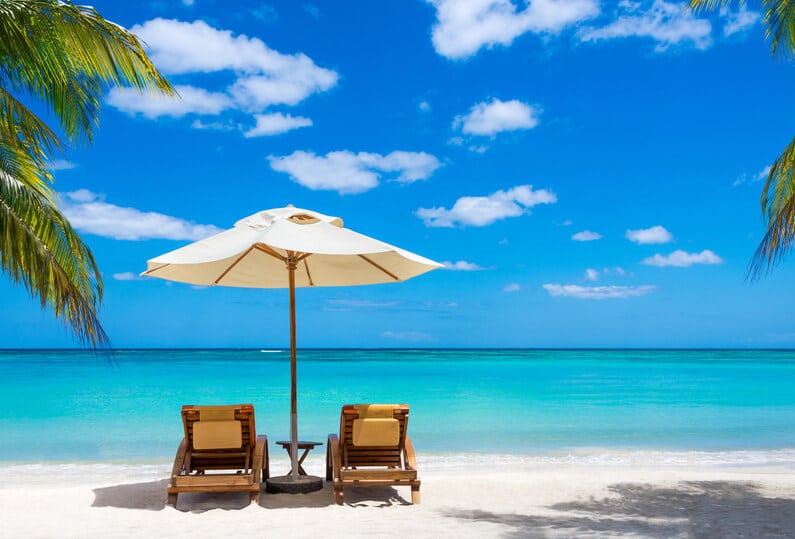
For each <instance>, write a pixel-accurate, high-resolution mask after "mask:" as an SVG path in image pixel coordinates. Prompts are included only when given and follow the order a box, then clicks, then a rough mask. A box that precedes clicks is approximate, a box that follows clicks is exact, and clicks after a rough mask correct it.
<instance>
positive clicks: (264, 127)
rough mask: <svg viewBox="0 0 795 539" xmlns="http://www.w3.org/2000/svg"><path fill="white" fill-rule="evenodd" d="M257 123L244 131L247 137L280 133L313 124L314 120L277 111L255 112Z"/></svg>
mask: <svg viewBox="0 0 795 539" xmlns="http://www.w3.org/2000/svg"><path fill="white" fill-rule="evenodd" d="M254 118H255V119H256V120H257V125H256V126H254V127H252V128H251V129H249V130H248V131H246V132H245V133H243V136H245V137H246V138H251V137H262V136H268V135H278V134H279V133H286V132H287V131H290V130H292V129H298V128H299V127H308V126H311V125H312V120H310V119H309V118H304V117H303V116H290V115H289V114H286V115H285V114H282V113H281V112H275V113H273V114H255V115H254Z"/></svg>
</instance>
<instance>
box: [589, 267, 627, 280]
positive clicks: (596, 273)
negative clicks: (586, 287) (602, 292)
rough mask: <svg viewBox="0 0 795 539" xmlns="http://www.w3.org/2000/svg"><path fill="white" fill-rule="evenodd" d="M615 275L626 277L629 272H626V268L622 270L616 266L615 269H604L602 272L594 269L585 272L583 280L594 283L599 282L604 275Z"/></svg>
mask: <svg viewBox="0 0 795 539" xmlns="http://www.w3.org/2000/svg"><path fill="white" fill-rule="evenodd" d="M613 273H615V274H616V275H619V276H621V277H623V276H625V275H626V274H627V272H626V271H624V268H622V267H620V266H616V267H614V268H602V270H601V271H600V270H598V269H594V268H588V269H586V270H585V276H584V277H583V279H584V280H586V281H591V282H593V281H597V280H599V277H600V276H602V275H610V274H613Z"/></svg>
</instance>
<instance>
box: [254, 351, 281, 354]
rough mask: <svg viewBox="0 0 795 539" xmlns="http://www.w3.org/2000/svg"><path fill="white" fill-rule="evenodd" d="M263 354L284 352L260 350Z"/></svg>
mask: <svg viewBox="0 0 795 539" xmlns="http://www.w3.org/2000/svg"><path fill="white" fill-rule="evenodd" d="M260 352H262V353H263V354H280V353H281V352H284V350H260Z"/></svg>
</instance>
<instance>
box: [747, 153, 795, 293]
mask: <svg viewBox="0 0 795 539" xmlns="http://www.w3.org/2000/svg"><path fill="white" fill-rule="evenodd" d="M761 204H762V214H763V215H764V217H765V218H766V219H767V230H766V231H765V235H764V237H763V238H762V241H761V242H760V244H759V247H757V249H756V252H755V253H754V257H753V259H752V260H751V263H750V264H749V266H748V278H749V279H751V280H756V279H758V278H759V277H760V276H761V275H763V274H767V273H769V272H770V270H772V269H773V267H775V266H776V265H777V264H778V263H779V262H780V261H781V260H782V258H784V256H785V255H786V254H787V253H788V252H789V251H790V249H791V248H792V244H793V241H795V139H793V140H792V142H790V143H789V145H788V146H787V147H786V148H785V149H784V151H783V152H782V154H781V155H780V156H779V157H778V159H776V161H775V162H774V163H773V164H772V165H771V167H770V172H769V173H768V176H767V181H766V182H765V187H764V189H763V190H762V198H761Z"/></svg>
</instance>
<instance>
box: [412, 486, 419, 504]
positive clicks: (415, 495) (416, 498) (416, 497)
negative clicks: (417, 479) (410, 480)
mask: <svg viewBox="0 0 795 539" xmlns="http://www.w3.org/2000/svg"><path fill="white" fill-rule="evenodd" d="M411 503H413V504H415V505H416V504H418V503H420V487H411Z"/></svg>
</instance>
